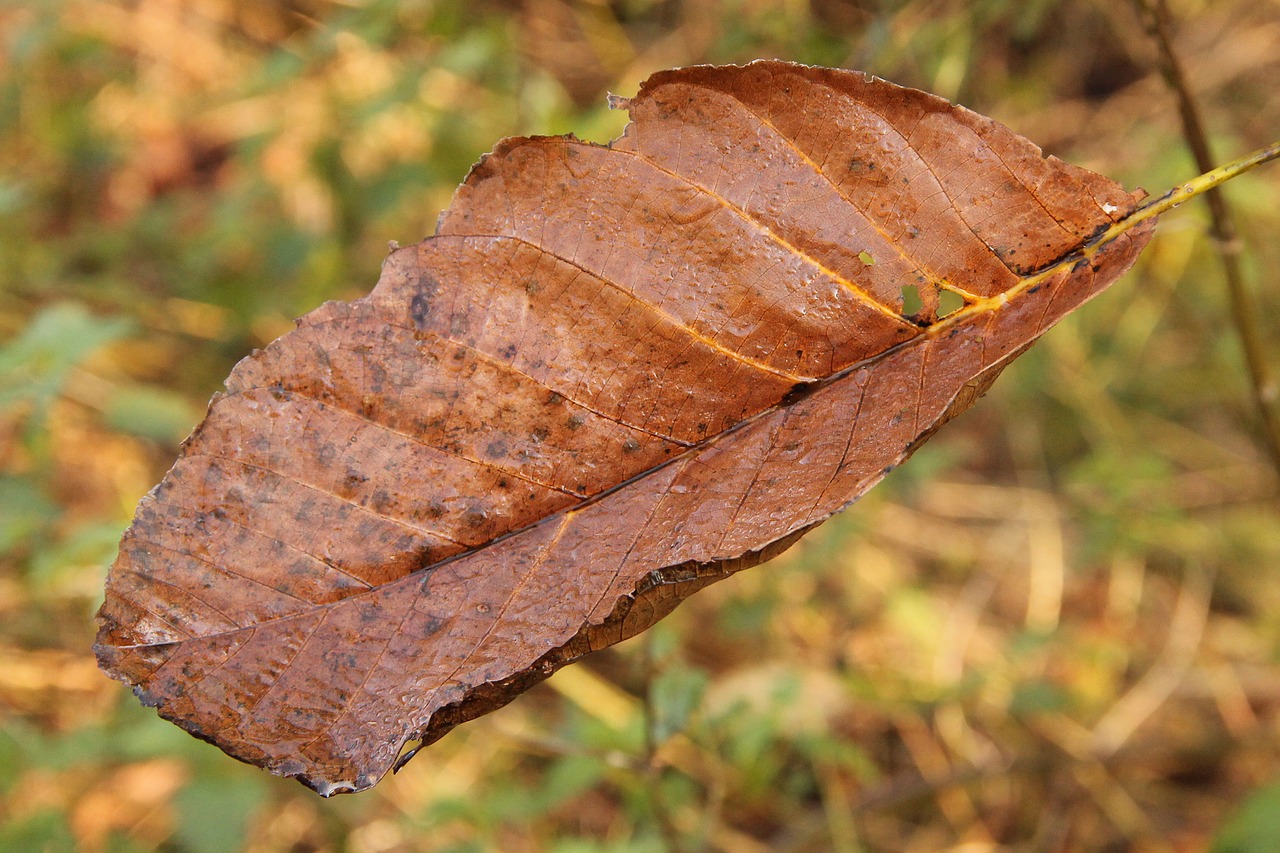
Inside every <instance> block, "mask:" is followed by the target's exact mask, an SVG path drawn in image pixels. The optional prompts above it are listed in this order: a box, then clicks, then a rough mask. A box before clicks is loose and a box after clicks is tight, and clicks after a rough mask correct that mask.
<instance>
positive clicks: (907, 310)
mask: <svg viewBox="0 0 1280 853" xmlns="http://www.w3.org/2000/svg"><path fill="white" fill-rule="evenodd" d="M923 307H924V301H923V300H921V299H920V291H919V290H917V289H916V286H915V285H914V284H904V285H903V286H902V314H903V316H906V317H910V316H911V315H912V314H915V313H916V312H917V311H919V310H920V309H921V308H923Z"/></svg>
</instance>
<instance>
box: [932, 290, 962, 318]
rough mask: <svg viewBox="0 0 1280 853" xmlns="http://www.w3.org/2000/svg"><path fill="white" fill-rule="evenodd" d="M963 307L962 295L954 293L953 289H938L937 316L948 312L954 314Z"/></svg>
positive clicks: (943, 315)
mask: <svg viewBox="0 0 1280 853" xmlns="http://www.w3.org/2000/svg"><path fill="white" fill-rule="evenodd" d="M963 307H964V297H963V296H961V295H960V294H958V293H956V292H955V291H954V290H947V289H946V288H941V289H940V290H939V291H938V316H939V317H945V316H947V315H948V314H954V313H955V312H957V311H959V310H960V309H961V308H963Z"/></svg>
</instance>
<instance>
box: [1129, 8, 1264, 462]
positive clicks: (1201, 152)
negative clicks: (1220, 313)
mask: <svg viewBox="0 0 1280 853" xmlns="http://www.w3.org/2000/svg"><path fill="white" fill-rule="evenodd" d="M1136 2H1137V4H1138V6H1139V7H1140V8H1141V10H1142V11H1143V12H1144V13H1145V14H1144V18H1145V19H1146V25H1147V32H1148V33H1149V34H1150V35H1151V38H1152V39H1153V40H1154V41H1155V43H1156V46H1157V48H1158V49H1159V53H1160V71H1161V74H1162V75H1163V76H1164V78H1165V81H1166V82H1167V83H1168V84H1169V88H1171V89H1172V90H1173V91H1174V93H1175V94H1176V95H1177V98H1178V112H1179V113H1180V114H1181V116H1182V133H1183V136H1184V137H1185V138H1186V142H1187V147H1189V148H1190V149H1191V153H1192V155H1193V156H1194V157H1195V160H1196V165H1197V166H1198V167H1199V168H1200V171H1201V172H1208V171H1209V170H1210V169H1212V168H1213V163H1214V157H1213V152H1212V149H1211V148H1210V147H1209V138H1208V136H1207V135H1206V134H1205V130H1204V122H1203V121H1202V120H1201V117H1200V108H1199V106H1198V105H1197V104H1196V101H1195V98H1194V97H1193V96H1192V94H1191V87H1190V86H1189V85H1188V83H1187V75H1186V72H1185V71H1184V70H1183V67H1182V62H1181V61H1180V60H1179V58H1178V54H1177V53H1176V52H1175V51H1174V48H1173V37H1172V34H1171V30H1172V27H1171V18H1170V15H1169V8H1168V6H1167V5H1166V4H1165V0H1136ZM1205 202H1206V203H1208V205H1209V215H1210V222H1211V225H1210V228H1211V230H1212V233H1213V236H1214V239H1215V240H1216V242H1217V244H1218V257H1220V258H1221V259H1222V271H1223V274H1224V275H1225V277H1226V283H1227V293H1228V295H1229V296H1230V299H1231V316H1232V319H1233V321H1234V323H1235V328H1236V334H1237V335H1239V337H1240V346H1241V348H1242V349H1243V350H1244V357H1245V362H1246V363H1247V365H1248V367H1249V379H1250V380H1251V383H1252V386H1253V400H1254V405H1255V406H1256V407H1257V409H1258V415H1259V417H1260V418H1261V419H1262V431H1263V436H1264V438H1265V440H1266V443H1267V448H1268V449H1269V450H1270V451H1271V460H1272V463H1273V464H1274V465H1275V468H1276V473H1277V475H1280V389H1278V388H1277V385H1276V380H1275V376H1274V375H1273V374H1272V372H1271V368H1270V366H1269V364H1268V362H1267V358H1266V355H1265V353H1264V352H1263V344H1262V335H1261V333H1260V332H1259V330H1258V323H1257V317H1258V310H1257V306H1256V305H1255V304H1254V300H1253V297H1252V296H1251V295H1250V293H1249V290H1248V288H1247V287H1246V286H1245V281H1244V272H1243V269H1242V268H1241V264H1240V255H1241V248H1242V247H1241V242H1240V237H1239V235H1238V233H1237V232H1236V227H1235V222H1234V220H1233V219H1232V216H1231V208H1230V206H1229V205H1228V204H1227V199H1226V197H1225V196H1224V195H1223V194H1222V191H1221V190H1219V189H1217V188H1216V187H1214V188H1213V189H1210V190H1209V191H1208V192H1206V193H1205Z"/></svg>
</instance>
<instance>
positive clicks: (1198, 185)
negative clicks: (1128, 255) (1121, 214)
mask: <svg viewBox="0 0 1280 853" xmlns="http://www.w3.org/2000/svg"><path fill="white" fill-rule="evenodd" d="M1277 157H1280V140H1276V141H1275V142H1272V143H1271V144H1270V145H1267V146H1265V147H1263V148H1259V149H1258V150H1257V151H1254V152H1253V153H1252V154H1246V155H1245V156H1243V157H1240V158H1239V159H1236V160H1232V161H1231V162H1230V163H1227V164H1226V165H1223V166H1219V167H1218V168H1216V169H1212V170H1210V171H1208V172H1205V173H1204V174H1203V175H1200V176H1198V177H1195V178H1192V179H1191V180H1189V181H1187V182H1186V183H1184V184H1179V185H1178V186H1176V187H1174V188H1173V189H1171V190H1169V191H1168V192H1167V193H1165V194H1164V195H1162V196H1158V197H1157V198H1153V199H1151V200H1150V201H1148V202H1146V203H1145V204H1143V205H1142V206H1141V207H1139V208H1138V209H1137V210H1135V211H1134V212H1133V213H1131V214H1129V215H1128V216H1126V217H1125V218H1124V219H1122V220H1120V221H1119V222H1117V223H1116V224H1115V225H1112V226H1111V228H1110V229H1108V231H1107V234H1106V235H1105V236H1104V237H1103V238H1102V239H1101V240H1100V241H1099V242H1102V243H1106V242H1107V241H1108V240H1109V239H1110V238H1111V237H1112V236H1118V233H1119V232H1124V231H1128V230H1129V229H1130V228H1132V227H1133V226H1135V225H1137V224H1138V223H1139V222H1144V221H1146V220H1148V219H1150V218H1151V217H1153V216H1159V215H1160V214H1162V213H1168V212H1169V211H1170V210H1172V209H1173V208H1175V207H1177V206H1178V205H1180V204H1182V203H1183V202H1185V201H1189V200H1190V199H1193V198H1195V197H1196V196H1198V195H1202V194H1203V193H1206V192H1208V191H1209V190H1211V189H1213V188H1214V187H1217V186H1221V185H1222V184H1224V183H1226V182H1227V181H1229V180H1231V179H1232V178H1235V177H1239V176H1240V175H1243V174H1244V173H1245V172H1247V171H1249V170H1250V169H1253V168H1256V167H1258V166H1261V165H1262V164H1263V163H1267V162H1270V161H1272V160H1275V159H1276V158H1277ZM1112 231H1116V232H1118V233H1117V234H1112V233H1111V232H1112Z"/></svg>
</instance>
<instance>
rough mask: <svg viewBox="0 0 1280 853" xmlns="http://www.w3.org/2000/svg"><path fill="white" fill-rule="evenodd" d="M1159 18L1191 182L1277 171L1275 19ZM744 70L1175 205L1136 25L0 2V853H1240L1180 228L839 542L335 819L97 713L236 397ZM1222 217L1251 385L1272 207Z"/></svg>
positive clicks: (1260, 771)
mask: <svg viewBox="0 0 1280 853" xmlns="http://www.w3.org/2000/svg"><path fill="white" fill-rule="evenodd" d="M1172 10H1173V13H1174V16H1175V18H1176V21H1177V25H1176V29H1175V40H1176V45H1177V47H1178V49H1179V50H1180V51H1181V53H1182V56H1183V60H1184V62H1185V63H1186V64H1187V66H1188V69H1189V72H1190V76H1191V79H1192V81H1193V85H1194V90H1195V94H1196V96H1197V97H1198V98H1199V99H1200V100H1201V102H1202V104H1203V107H1204V109H1205V111H1206V117H1207V123H1208V126H1209V129H1210V134H1211V136H1212V138H1213V139H1212V141H1213V143H1214V145H1215V147H1216V152H1217V157H1218V159H1219V160H1222V161H1225V160H1226V159H1229V158H1231V157H1234V156H1237V155H1239V154H1242V153H1244V152H1246V151H1249V150H1252V149H1254V148H1257V147H1259V146H1261V145H1263V144H1265V143H1267V142H1270V141H1271V140H1273V139H1275V138H1277V137H1280V98H1277V96H1276V92H1277V86H1278V84H1280V2H1276V0H1214V2H1209V0H1173V2H1172ZM759 57H779V58H784V59H791V60H797V61H801V62H807V63H818V64H825V65H834V66H843V67H848V68H859V69H863V70H866V71H870V72H873V73H875V74H877V75H880V76H882V77H886V78H888V79H891V80H893V81H895V82H898V83H902V84H906V85H910V86H916V87H920V88H923V89H927V90H929V91H932V92H935V93H938V94H941V95H944V96H946V97H948V98H951V99H954V100H958V101H960V102H962V103H964V104H966V105H968V106H970V107H972V108H974V109H976V110H978V111H980V112H983V113H985V114H988V115H991V116H993V117H995V118H997V119H999V120H1000V121H1002V122H1004V123H1005V124H1007V125H1009V126H1010V127H1012V128H1013V129H1014V130H1016V131H1018V132H1020V133H1022V134H1023V135H1025V136H1028V137H1030V138H1031V139H1032V140H1034V141H1036V142H1037V143H1039V144H1040V145H1042V146H1043V147H1044V148H1045V149H1046V150H1047V151H1049V152H1052V153H1054V154H1057V155H1059V156H1061V157H1063V158H1064V159H1067V160H1070V161H1072V162H1075V163H1078V164H1080V165H1083V166H1087V167H1089V168H1092V169H1095V170H1097V171H1101V172H1104V173H1106V174H1108V175H1110V176H1112V177H1114V178H1116V179H1118V180H1120V181H1122V182H1124V183H1126V184H1127V185H1129V186H1136V185H1142V186H1145V187H1147V188H1148V189H1149V190H1152V191H1153V192H1160V191H1163V189H1165V188H1167V187H1168V186H1171V185H1172V184H1174V183H1176V182H1178V181H1180V180H1183V179H1185V178H1188V177H1190V176H1191V175H1193V174H1194V173H1195V171H1196V170H1195V169H1194V167H1193V165H1192V161H1191V158H1190V156H1189V155H1188V154H1187V153H1186V147H1185V145H1184V143H1183V141H1182V137H1181V133H1180V125H1179V123H1178V118H1177V111H1176V102H1175V100H1174V98H1173V96H1172V94H1171V93H1170V91H1169V90H1168V88H1167V86H1166V85H1165V83H1164V82H1163V80H1162V79H1161V78H1160V76H1159V74H1158V73H1157V72H1156V70H1155V69H1156V54H1155V50H1154V48H1153V46H1152V42H1151V40H1150V38H1149V37H1148V36H1147V34H1146V32H1145V31H1144V29H1143V26H1142V21H1141V17H1140V15H1139V14H1138V12H1137V11H1136V9H1135V7H1134V6H1133V5H1132V4H1130V3H1128V2H1126V0H1062V1H1061V2H1059V0H1030V1H1029V2H1026V1H1025V0H977V2H959V0H927V2H890V0H880V1H879V2H877V0H856V1H854V2H841V0H808V1H807V2H806V0H786V2H781V3H776V2H759V0H719V2H717V0H702V2H682V0H612V2H607V0H525V2H518V1H517V0H506V2H499V1H498V0H473V2H468V3H446V2H423V1H422V0H417V2H415V1H414V0H403V2H361V0H343V2H328V0H298V2H258V0H190V2H178V1H177V0H138V2H128V3H126V2H103V0H27V2H0V850H3V851H10V850H12V851H42V850H48V851H58V850H73V849H79V850H85V851H90V852H91V853H99V852H101V853H105V851H119V853H124V851H149V850H164V851H173V853H221V852H222V851H227V853H230V851H242V850H243V851H276V850H287V851H297V853H310V852H311V851H316V853H319V851H351V853H382V852H383V851H387V853H390V851H458V853H462V851H480V850H504V851H523V850H534V851H540V850H547V851H555V852H556V853H587V851H662V850H687V851H693V850H703V849H705V850H716V851H735V853H736V851H746V853H752V851H765V850H782V851H824V850H837V851H856V850H868V851H872V850H883V851H897V850H912V851H926V850H940V849H952V850H965V851H982V850H997V849H998V850H1046V851H1057V850H1090V851H1094V850H1150V851H1172V850H1179V851H1181V850H1202V849H1207V848H1212V849H1214V850H1217V851H1259V853H1261V851H1264V850H1266V851H1270V850H1274V849H1275V843H1276V842H1275V839H1276V838H1277V837H1280V503H1278V502H1277V493H1278V490H1280V484H1278V478H1277V473H1276V471H1275V469H1274V467H1272V466H1271V464H1270V462H1269V459H1268V457H1267V454H1266V451H1265V444H1264V442H1263V441H1262V437H1261V432H1260V427H1259V426H1258V421H1257V418H1256V415H1255V413H1254V411H1253V408H1252V406H1251V403H1250V398H1249V390H1248V382H1247V378H1246V372H1245V370H1244V368H1243V365H1242V359H1241V356H1240V350H1239V346H1238V343H1237V339H1236V337H1235V334H1234V331H1233V328H1232V326H1231V322H1230V312H1229V310H1228V305H1227V300H1226V296H1225V291H1224V289H1223V284H1222V277H1221V274H1220V270H1219V267H1218V265H1217V259H1216V257H1215V254H1214V252H1215V246H1214V245H1213V244H1212V242H1211V241H1210V240H1209V239H1208V238H1207V236H1206V221H1207V217H1206V215H1205V213H1204V211H1203V210H1201V209H1200V208H1201V206H1200V205H1192V206H1190V207H1189V208H1187V209H1184V210H1180V211H1178V212H1175V213H1173V214H1171V215H1169V216H1167V217H1166V219H1165V221H1164V222H1162V224H1161V226H1160V229H1159V232H1158V234H1157V236H1156V238H1155V240H1154V241H1153V243H1152V244H1151V246H1150V247H1149V248H1148V250H1147V251H1146V253H1145V254H1144V255H1143V256H1142V258H1141V259H1140V260H1139V262H1138V264H1137V266H1136V268H1135V269H1134V271H1133V272H1131V273H1130V274H1129V275H1128V276H1127V277H1126V278H1125V279H1124V280H1122V281H1121V282H1120V283H1118V284H1117V285H1116V286H1115V287H1114V288H1113V289H1112V290H1111V291H1110V292H1109V293H1107V294H1105V295H1104V296H1102V297H1100V298H1099V299H1097V300H1096V301H1094V302H1093V303H1090V304H1089V305H1087V306H1086V307H1085V308H1084V309H1083V310H1081V311H1080V312H1078V314H1076V315H1074V316H1072V317H1070V318H1068V320H1066V321H1065V322H1063V323H1062V324H1061V325H1060V326H1059V327H1058V328H1056V329H1055V330H1053V331H1052V332H1051V333H1050V334H1048V335H1047V336H1046V337H1045V339H1044V340H1043V341H1042V342H1041V343H1039V344H1038V345H1037V346H1036V347H1035V348H1033V349H1032V350H1031V351H1030V352H1029V353H1028V354H1027V355H1025V356H1024V357H1023V358H1022V359H1021V360H1020V361H1019V362H1017V363H1016V364H1015V365H1014V366H1013V367H1011V368H1010V369H1009V370H1008V371H1006V373H1005V374H1004V376H1003V377H1002V378H1001V380H1000V381H999V382H998V383H997V384H996V386H995V388H994V389H993V391H992V392H991V393H990V394H989V395H988V396H987V398H986V399H985V400H984V401H983V402H981V403H980V404H979V405H978V406H977V407H975V409H974V410H972V411H971V412H969V413H968V414H966V415H965V416H963V417H962V418H960V419H959V420H957V421H956V422H954V423H952V424H950V425H948V427H947V428H946V429H945V430H943V432H942V433H941V434H940V435H939V436H938V437H937V438H935V439H934V440H933V441H932V442H931V443H930V444H929V445H928V446H927V447H926V448H925V449H923V450H922V451H921V452H920V453H918V454H917V455H916V456H915V457H914V458H913V459H912V461H911V463H910V464H909V465H907V466H906V467H905V468H903V469H902V470H900V471H897V472H895V473H894V474H893V475H892V476H891V477H890V478H889V479H888V480H887V481H886V482H885V483H884V484H882V485H881V486H880V487H878V488H877V489H876V490H875V491H874V492H872V493H871V494H870V495H869V496H868V497H866V498H864V499H863V501H862V502H861V503H860V504H859V505H858V506H856V507H854V508H853V509H852V510H850V511H849V512H847V513H845V514H844V515H843V516H840V517H838V518H837V519H835V520H833V521H831V522H829V523H828V524H826V525H825V526H824V527H823V528H821V529H820V530H818V531H817V532H815V533H813V534H811V535H810V536H809V537H808V538H807V539H806V540H805V541H803V542H802V543H801V544H800V545H799V546H797V547H795V548H794V549H793V550H792V551H790V552H789V553H788V554H786V555H785V556H784V557H783V558H781V559H778V560H776V561H774V562H772V563H770V564H768V565H766V566H763V567H760V568H756V569H753V570H751V571H748V572H745V573H743V574H741V575H739V576H737V577H735V578H732V579H730V580H728V581H725V582H723V583H721V584H719V585H717V586H715V587H712V588H711V589H709V590H707V591H705V592H703V593H701V594H699V595H698V596H696V597H695V598H694V599H693V600H691V601H689V602H688V603H686V604H685V605H683V606H682V607H681V608H680V609H679V610H678V611H677V612H676V613H675V614H674V615H673V616H672V617H670V618H669V619H668V620H666V621H665V622H664V623H662V624H661V625H659V626H658V627H657V628H655V629H654V630H653V631H651V632H649V633H648V634H647V635H645V636H642V637H640V638H637V639H635V640H632V641H630V642H628V643H626V644H624V645H622V646H620V647H617V648H615V649H611V650H608V651H606V652H602V653H600V654H597V655H595V656H593V657H591V658H589V659H588V660H587V661H585V662H584V663H582V664H579V665H577V666H574V667H570V668H568V669H566V670H564V671H562V672H561V673H559V674H557V675H556V676H555V677H553V678H552V679H551V680H550V681H549V682H547V683H545V684H543V685H540V686H539V687H538V688H536V689H534V690H533V691H531V692H530V693H529V694H527V695H526V696H524V697H522V698H521V699H520V700H518V701H517V702H515V703H514V704H513V705H511V706H509V707H507V708H506V709H504V710H502V711H500V712H498V713H495V714H493V715H491V716H489V717H486V718H483V719H481V720H479V721H476V722H474V723H470V724H468V725H466V726H463V727H462V728H460V729H459V730H457V731H455V732H454V733H452V734H450V735H449V736H448V737H446V738H445V739H444V740H442V741H441V742H440V743H438V744H436V745H435V746H433V747H431V748H430V749H429V750H427V751H425V752H424V753H423V754H422V755H420V756H419V757H418V758H417V759H416V760H415V761H413V762H412V763H411V764H409V766H408V767H407V768H406V769H405V770H404V771H403V772H401V773H400V774H399V775H398V776H396V777H394V778H389V779H387V780H386V781H384V782H383V783H382V784H381V785H380V786H379V787H378V788H377V789H375V790H374V791H372V792H370V793H367V794H362V795H358V796H352V797H339V798H336V799H335V800H332V801H324V800H321V799H319V798H318V797H316V796H315V795H314V794H312V793H310V792H309V791H306V790H305V789H303V788H302V787H301V786H299V785H297V784H296V783H293V782H288V781H282V780H278V779H275V778H272V777H270V776H268V775H266V774H264V773H262V772H260V771H257V770H254V769H252V768H249V767H247V766H243V765H241V764H238V763H237V762H235V761H233V760H232V759H230V758H227V757H225V756H224V755H222V754H221V753H220V752H218V751H217V750H216V749H214V748H213V747H211V746H208V745H206V744H203V743H201V742H198V741H196V740H194V739H192V738H190V737H188V736H187V735H186V734H184V733H183V732H181V731H180V730H178V729H177V728H175V727H173V726H171V725H169V724H168V723H164V722H162V721H160V720H159V719H158V718H157V717H156V716H155V715H154V713H153V712H151V711H148V710H144V709H143V708H141V707H140V706H139V704H138V702H137V701H136V700H135V699H134V698H133V697H132V696H131V695H130V694H129V692H128V691H127V690H126V689H125V688H124V687H122V686H121V685H119V684H117V683H115V682H112V681H110V680H108V679H107V678H106V677H104V676H103V675H101V674H100V673H99V672H98V671H97V669H96V667H95V664H94V660H93V656H92V653H91V651H90V646H91V644H92V641H93V635H94V631H95V625H94V621H93V614H94V611H95V609H96V608H97V606H98V604H99V602H100V600H101V588H102V582H103V578H104V576H105V572H106V567H107V565H108V564H109V563H110V561H111V559H112V558H113V556H114V552H115V547H116V543H117V540H118V538H119V536H120V533H121V532H122V530H123V529H124V527H125V525H126V524H127V523H128V521H129V519H130V517H131V516H132V512H133V507H134V505H135V504H136V502H137V501H138V499H139V498H140V497H141V496H142V495H143V494H144V493H145V492H146V490H147V489H149V488H150V487H151V486H152V485H154V484H155V483H156V482H157V481H158V480H159V479H160V477H161V476H162V475H163V473H164V471H165V470H166V468H167V467H168V465H169V464H170V463H171V462H172V460H173V459H174V457H175V455H176V453H177V446H178V443H179V441H181V439H182V438H183V437H184V436H185V435H186V434H187V433H188V432H189V431H190V429H191V428H192V427H193V426H194V425H195V424H196V423H197V421H198V420H199V419H200V417H201V416H202V414H203V411H204V407H205V404H206V402H207V400H208V398H209V396H210V395H211V394H212V393H214V392H215V391H216V390H218V388H219V387H220V384H221V380H222V378H223V377H224V376H225V375H226V374H227V373H228V371H229V370H230V368H231V366H232V365H233V364H234V363H235V362H236V361H237V360H238V359H239V358H241V357H243V356H244V355H245V354H247V353H248V352H249V351H250V350H251V349H252V348H253V347H258V346H262V345H264V344H266V343H267V342H268V341H270V340H271V339H273V338H274V337H276V336H277V335H279V334H281V333H283V332H285V331H287V330H288V329H290V328H291V327H292V319H293V318H294V317H295V316H298V315H300V314H302V313H305V312H306V311H308V310H310V309H312V308H314V307H316V306H317V305H318V304H319V303H321V302H322V301H324V300H327V299H352V298H355V297H358V296H360V295H362V294H363V293H365V292H367V291H368V290H369V289H370V288H371V287H372V285H373V283H374V281H375V280H376V278H377V275H378V268H379V263H380V261H381V259H382V257H383V256H384V254H385V252H386V247H387V241H389V240H398V241H400V242H401V243H405V244H407V243H411V242H413V241H416V240H418V239H421V238H422V237H423V236H426V235H428V234H430V233H431V232H432V231H433V228H434V223H435V221H436V217H437V215H438V214H439V212H440V210H441V209H442V208H443V207H445V206H446V205H447V204H448V202H449V199H450V196H451V193H452V191H453V188H454V187H455V186H456V185H457V184H458V182H459V181H460V180H461V179H462V178H463V176H464V175H465V174H466V172H467V169H468V167H469V166H470V165H471V164H472V163H473V162H475V160H476V159H477V158H478V157H479V156H480V155H481V154H482V153H483V152H485V151H487V150H489V149H490V148H491V147H492V146H493V145H494V143H495V142H496V141H497V140H498V139H500V138H501V137H504V136H509V135H515V134H553V133H566V132H569V131H573V132H575V133H577V134H578V135H579V136H581V137H583V138H587V139H591V140H595V141H599V142H603V141H606V140H608V139H610V138H611V137H613V136H615V135H617V134H618V133H619V132H620V131H621V129H622V126H623V124H624V121H625V116H624V115H623V114H620V113H617V112H610V111H609V110H607V109H606V106H605V94H606V92H610V91H612V92H615V93H618V94H621V95H630V94H633V93H634V91H635V89H636V87H637V85H638V84H639V82H640V81H641V80H643V79H644V78H645V77H646V76H648V75H649V74H650V73H652V72H654V71H656V70H659V69H662V68H666V67H671V66H677V65H686V64H692V63H706V62H715V63H723V62H743V61H747V60H751V59H754V58H759ZM1228 195H1229V197H1230V200H1231V201H1232V203H1233V204H1234V205H1235V209H1236V212H1237V217H1238V219H1239V221H1240V225H1241V230H1242V231H1243V234H1244V238H1245V243H1246V246H1247V250H1246V255H1245V262H1246V268H1247V272H1248V273H1249V275H1250V281H1251V285H1252V288H1253V291H1254V294H1255V297H1256V298H1257V299H1258V301H1259V306H1260V307H1259V310H1258V320H1259V323H1260V325H1261V327H1262V329H1263V330H1264V333H1265V336H1266V340H1265V345H1266V346H1267V347H1268V351H1269V352H1270V354H1271V357H1272V359H1273V362H1272V364H1273V367H1276V366H1280V334H1277V328H1278V327H1280V323H1278V322H1277V320H1278V318H1280V284H1277V280H1276V278H1275V271H1276V270H1277V269H1280V240H1277V239H1276V236H1275V235H1276V234H1277V233H1280V167H1272V168H1270V169H1262V170H1259V171H1258V172H1255V173H1253V174H1251V175H1248V176H1245V177H1244V178H1242V179H1240V180H1238V181H1235V182H1233V183H1232V184H1231V185H1230V187H1229V190H1228Z"/></svg>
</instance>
